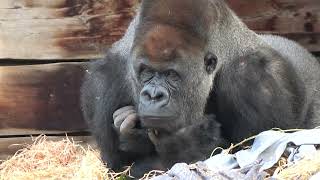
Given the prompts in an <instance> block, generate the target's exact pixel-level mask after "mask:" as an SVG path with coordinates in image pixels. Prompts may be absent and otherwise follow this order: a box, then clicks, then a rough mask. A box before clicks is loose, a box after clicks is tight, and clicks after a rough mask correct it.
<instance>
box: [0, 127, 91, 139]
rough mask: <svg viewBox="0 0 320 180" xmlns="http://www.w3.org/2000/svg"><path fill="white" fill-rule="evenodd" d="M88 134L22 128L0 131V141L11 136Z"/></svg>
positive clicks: (74, 131)
mask: <svg viewBox="0 0 320 180" xmlns="http://www.w3.org/2000/svg"><path fill="white" fill-rule="evenodd" d="M66 133H68V134H82V135H83V134H89V133H87V132H85V131H78V130H72V129H71V130H65V131H58V130H39V129H23V128H20V129H19V128H5V129H0V139H1V138H4V137H13V136H30V135H40V134H46V135H57V134H66Z"/></svg>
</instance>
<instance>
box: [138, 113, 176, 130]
mask: <svg viewBox="0 0 320 180" xmlns="http://www.w3.org/2000/svg"><path fill="white" fill-rule="evenodd" d="M139 119H140V123H141V126H142V127H143V128H153V129H168V128H170V127H171V126H172V125H173V124H174V123H173V122H174V120H175V119H176V117H173V116H140V118H139Z"/></svg>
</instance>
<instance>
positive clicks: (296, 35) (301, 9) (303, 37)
mask: <svg viewBox="0 0 320 180" xmlns="http://www.w3.org/2000/svg"><path fill="white" fill-rule="evenodd" d="M227 2H228V3H229V5H230V7H231V8H232V9H233V10H234V11H235V12H236V13H237V14H238V15H239V16H240V17H241V19H242V20H243V21H244V22H245V23H246V24H247V25H248V26H249V28H250V29H253V30H255V31H257V32H259V33H263V34H269V33H271V34H277V35H281V36H284V37H287V38H289V39H293V40H295V41H297V42H299V43H300V44H301V45H303V46H304V47H306V48H307V49H308V50H310V51H313V52H319V51H320V1H319V0H259V1H255V0H227Z"/></svg>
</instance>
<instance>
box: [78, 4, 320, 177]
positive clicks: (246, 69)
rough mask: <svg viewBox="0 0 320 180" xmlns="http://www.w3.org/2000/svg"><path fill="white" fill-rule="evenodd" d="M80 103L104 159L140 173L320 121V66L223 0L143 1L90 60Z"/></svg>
mask: <svg viewBox="0 0 320 180" xmlns="http://www.w3.org/2000/svg"><path fill="white" fill-rule="evenodd" d="M81 104H82V110H83V114H84V118H85V119H86V121H87V123H88V125H89V126H90V129H91V131H92V133H93V135H94V137H95V138H96V140H97V143H98V146H99V148H100V150H101V155H102V159H103V161H104V162H106V163H107V165H108V166H109V167H110V168H113V169H115V170H119V169H120V168H121V167H123V166H126V165H131V164H132V163H134V164H133V166H132V173H133V175H136V176H141V175H142V174H143V173H144V172H146V171H148V170H151V169H166V168H169V167H170V166H172V165H173V164H174V163H176V162H186V163H191V162H196V161H199V160H204V159H206V158H208V156H209V155H210V153H211V151H212V150H213V149H214V148H215V147H217V146H222V147H225V146H226V145H227V144H228V143H230V142H236V141H239V140H241V139H243V138H245V137H248V136H250V135H253V134H256V133H259V132H261V131H263V130H267V129H270V128H274V127H278V128H311V127H315V126H317V125H319V118H320V64H319V63H318V62H317V60H316V59H315V57H313V56H312V55H311V54H310V53H309V52H307V50H305V49H304V48H302V47H301V46H299V45H298V44H296V43H295V42H293V41H290V40H287V39H285V38H281V37H278V36H271V35H258V34H256V33H254V32H253V31H251V30H249V29H248V28H247V27H246V25H244V23H243V22H241V20H240V19H239V18H238V17H237V16H236V15H235V14H234V12H233V11H232V10H230V9H229V7H228V6H227V5H226V3H225V2H224V1H223V0H143V1H142V3H141V6H140V8H139V9H138V12H137V15H136V17H135V18H134V20H133V21H132V22H131V24H130V26H129V28H128V30H127V32H126V34H125V35H124V36H123V38H122V39H120V40H119V41H118V42H116V43H114V44H113V45H112V47H111V48H110V49H109V50H108V51H107V53H106V57H105V58H104V59H101V60H96V61H92V62H89V63H88V69H87V73H86V77H85V80H84V82H83V86H82V89H81Z"/></svg>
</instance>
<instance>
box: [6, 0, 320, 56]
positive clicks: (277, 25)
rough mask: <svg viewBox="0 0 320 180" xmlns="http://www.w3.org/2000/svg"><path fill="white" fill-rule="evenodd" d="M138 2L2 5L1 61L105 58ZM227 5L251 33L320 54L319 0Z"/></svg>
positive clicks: (243, 0)
mask: <svg viewBox="0 0 320 180" xmlns="http://www.w3.org/2000/svg"><path fill="white" fill-rule="evenodd" d="M138 1H139V0H90V1H81V0H57V1H42V0H1V1H0V58H2V59H6V58H11V59H34V60H43V59H61V60H64V59H69V60H70V59H76V60H78V59H90V58H100V57H102V56H103V52H104V50H105V48H108V47H109V46H110V45H111V44H112V43H113V42H114V41H116V40H118V39H119V38H120V37H121V36H122V34H123V33H124V32H125V30H126V28H127V25H128V23H129V22H130V21H131V19H132V17H133V15H134V12H135V9H136V6H137V4H138ZM227 2H228V3H229V5H230V6H231V8H232V9H234V10H235V12H236V13H237V14H238V15H239V16H240V17H241V18H242V19H243V20H244V22H245V23H246V24H247V25H248V26H249V27H250V28H251V29H253V30H256V31H258V32H265V31H268V32H273V33H280V34H284V35H286V36H287V37H293V39H294V40H298V41H299V42H300V43H301V44H302V45H304V46H306V47H307V48H308V49H309V50H311V51H318V52H320V45H319V43H320V41H319V39H318V35H317V33H320V20H319V19H320V1H319V0H259V1H255V0H227ZM22 29H23V30H22ZM295 34H297V35H295ZM297 36H298V38H297ZM314 36H315V37H314ZM310 38H311V40H310V41H308V40H307V39H310Z"/></svg>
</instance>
